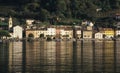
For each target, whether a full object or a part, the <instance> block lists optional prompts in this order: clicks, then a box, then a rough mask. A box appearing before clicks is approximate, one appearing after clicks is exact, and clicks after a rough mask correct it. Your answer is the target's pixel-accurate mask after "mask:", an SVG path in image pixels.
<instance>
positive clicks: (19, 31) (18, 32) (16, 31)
mask: <svg viewBox="0 0 120 73" xmlns="http://www.w3.org/2000/svg"><path fill="white" fill-rule="evenodd" d="M13 37H14V38H19V39H22V38H23V28H22V27H20V26H15V27H13Z"/></svg>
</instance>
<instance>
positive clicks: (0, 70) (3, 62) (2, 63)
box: [0, 43, 9, 73]
mask: <svg viewBox="0 0 120 73" xmlns="http://www.w3.org/2000/svg"><path fill="white" fill-rule="evenodd" d="M8 45H9V44H8V43H0V73H8V72H9V70H8V60H9V59H8V58H9V57H8Z"/></svg>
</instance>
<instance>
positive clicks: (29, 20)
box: [26, 19, 34, 25]
mask: <svg viewBox="0 0 120 73" xmlns="http://www.w3.org/2000/svg"><path fill="white" fill-rule="evenodd" d="M33 22H34V20H32V19H27V20H26V24H27V25H31V24H32V23H33Z"/></svg>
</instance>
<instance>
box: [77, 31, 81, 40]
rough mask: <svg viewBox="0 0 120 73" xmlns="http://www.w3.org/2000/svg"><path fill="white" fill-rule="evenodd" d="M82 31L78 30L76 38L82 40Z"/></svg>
mask: <svg viewBox="0 0 120 73" xmlns="http://www.w3.org/2000/svg"><path fill="white" fill-rule="evenodd" d="M81 36H82V35H81V30H76V38H77V39H80V38H81Z"/></svg>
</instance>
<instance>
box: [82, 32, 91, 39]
mask: <svg viewBox="0 0 120 73" xmlns="http://www.w3.org/2000/svg"><path fill="white" fill-rule="evenodd" d="M92 35H93V33H92V31H83V38H84V39H85V38H87V39H91V38H92Z"/></svg>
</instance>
